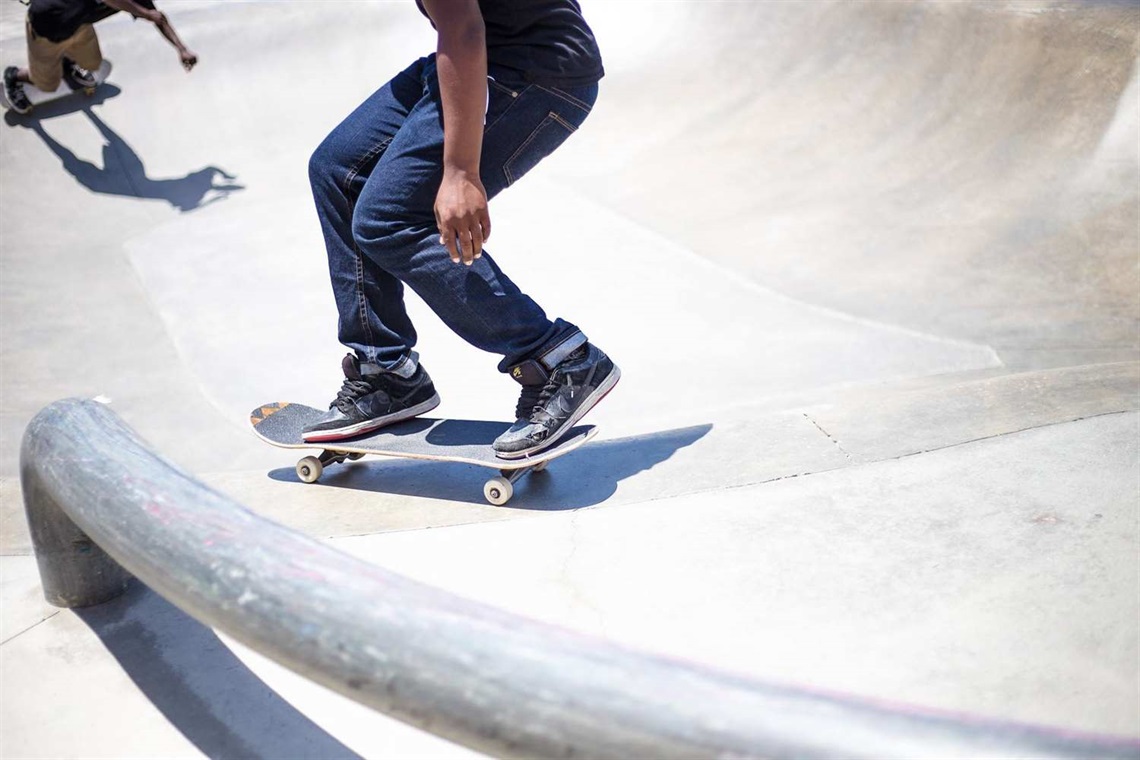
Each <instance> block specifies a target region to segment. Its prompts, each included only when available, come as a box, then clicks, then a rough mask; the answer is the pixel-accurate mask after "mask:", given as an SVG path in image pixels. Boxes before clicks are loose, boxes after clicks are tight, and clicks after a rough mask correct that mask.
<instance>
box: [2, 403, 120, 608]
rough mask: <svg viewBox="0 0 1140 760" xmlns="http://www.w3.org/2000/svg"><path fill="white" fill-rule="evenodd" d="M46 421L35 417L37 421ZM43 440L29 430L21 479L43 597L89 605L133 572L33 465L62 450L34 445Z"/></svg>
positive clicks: (107, 596)
mask: <svg viewBox="0 0 1140 760" xmlns="http://www.w3.org/2000/svg"><path fill="white" fill-rule="evenodd" d="M41 421H42V420H41V419H40V418H37V419H36V420H33V422H32V426H35V425H36V424H37V422H41ZM32 426H29V433H30V432H31V427H32ZM42 444H43V439H42V438H41V437H39V436H36V435H32V434H29V435H27V436H25V438H24V444H23V449H22V451H21V457H20V461H21V466H20V483H21V486H22V488H23V492H24V512H25V514H26V515H27V518H28V528H29V529H30V531H31V534H32V546H33V547H34V549H35V552H36V564H38V565H39V570H40V581H41V583H42V585H43V590H44V598H45V599H47V601H48V603H49V604H53V605H55V606H56V607H89V606H91V605H94V604H102V603H103V602H106V601H110V600H111V599H114V598H115V597H117V596H119V595H120V594H122V593H123V592H124V591H126V588H127V583H128V581H130V579H131V574H130V573H128V572H127V571H126V570H124V569H123V567H122V566H121V565H120V564H119V563H118V562H116V561H115V560H113V559H111V557H110V555H108V554H107V552H105V551H103V549H101V548H100V547H99V545H98V544H96V543H95V542H94V541H93V540H91V538H90V537H89V536H88V535H87V534H86V533H85V532H84V531H83V529H82V528H80V527H79V526H78V525H76V524H75V521H74V520H72V519H71V518H70V517H69V516H68V514H67V512H65V511H64V510H63V508H62V507H60V506H59V503H58V502H57V501H56V499H55V497H54V496H53V495H52V489H51V484H50V483H47V482H45V480H44V477H43V475H42V474H41V473H40V472H39V471H38V470H37V468H36V467H33V466H29V464H30V463H31V462H33V461H34V458H35V457H37V456H53V455H55V456H58V454H57V453H56V452H42V451H36V450H34V449H38V448H39V446H40V445H42Z"/></svg>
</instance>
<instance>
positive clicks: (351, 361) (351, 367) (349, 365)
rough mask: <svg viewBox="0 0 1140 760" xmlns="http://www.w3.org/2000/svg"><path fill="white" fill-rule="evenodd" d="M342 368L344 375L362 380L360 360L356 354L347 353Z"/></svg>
mask: <svg viewBox="0 0 1140 760" xmlns="http://www.w3.org/2000/svg"><path fill="white" fill-rule="evenodd" d="M340 368H341V369H342V370H344V376H345V377H347V378H348V379H349V380H362V379H363V378H362V377H361V376H360V360H359V359H357V358H356V355H355V354H346V355H345V357H344V359H343V360H342V361H341V363H340Z"/></svg>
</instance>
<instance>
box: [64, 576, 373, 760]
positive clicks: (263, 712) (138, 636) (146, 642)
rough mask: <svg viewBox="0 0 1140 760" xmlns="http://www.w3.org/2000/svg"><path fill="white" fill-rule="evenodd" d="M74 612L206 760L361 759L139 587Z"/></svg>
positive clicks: (197, 626) (212, 638) (202, 630)
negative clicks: (218, 759)
mask: <svg viewBox="0 0 1140 760" xmlns="http://www.w3.org/2000/svg"><path fill="white" fill-rule="evenodd" d="M73 611H74V612H75V614H76V615H77V616H78V617H79V618H80V620H82V621H83V622H84V623H85V624H86V625H87V627H88V628H90V629H91V630H92V632H94V633H95V635H96V636H98V637H99V640H100V641H102V642H103V645H104V646H106V648H107V651H108V652H110V654H111V656H113V657H114V658H115V659H116V660H117V661H118V663H119V664H120V665H121V666H122V668H123V670H124V672H125V673H126V674H127V676H128V677H130V679H131V680H132V681H133V682H134V683H135V685H136V686H138V688H139V690H140V691H142V693H143V694H144V695H145V696H146V697H147V698H148V699H149V700H150V701H151V703H152V704H153V705H154V706H155V707H156V708H158V710H159V711H160V712H161V713H162V714H163V715H164V716H165V717H166V719H167V720H169V721H170V723H171V725H172V726H174V728H176V729H177V730H178V731H179V732H180V733H181V734H182V735H183V736H184V737H186V739H187V740H188V741H190V742H191V743H192V744H193V745H194V746H195V747H197V748H198V749H199V750H200V751H201V752H202V754H204V755H205V756H206V757H248V758H266V760H269V759H270V758H282V757H289V758H344V759H345V760H359V758H360V755H358V754H357V753H355V752H353V751H352V750H351V749H349V748H348V747H346V746H345V745H344V744H342V743H341V742H340V741H338V740H337V739H336V738H334V737H333V736H331V735H329V734H328V732H326V731H325V730H324V729H322V728H321V727H320V726H318V725H317V724H316V723H314V722H313V721H311V720H310V719H309V718H307V717H305V715H304V714H302V713H301V712H299V711H298V710H297V709H296V708H294V707H293V706H292V705H291V704H289V703H288V702H287V701H285V700H284V699H283V698H281V697H280V696H279V695H278V694H277V692H275V691H274V690H273V689H271V688H270V687H269V686H268V685H267V684H266V683H265V682H264V681H262V680H261V679H260V678H258V677H257V676H256V675H254V673H253V672H252V671H250V670H249V668H248V667H246V665H245V663H243V662H242V661H241V660H240V659H238V658H237V657H236V656H235V655H234V654H233V652H231V651H230V650H229V648H228V647H227V646H226V645H225V644H224V643H222V641H221V640H220V639H219V638H218V637H217V635H216V634H215V633H214V632H213V631H212V630H210V629H209V628H208V627H206V626H204V625H202V624H201V623H199V622H198V621H196V620H195V619H194V618H192V617H190V616H189V615H187V614H186V613H184V612H182V611H181V610H180V609H178V608H177V607H175V606H174V605H172V604H170V603H169V602H167V601H166V600H165V599H163V598H162V597H161V596H159V595H158V594H156V593H155V592H154V591H152V590H151V589H150V588H148V587H147V586H145V585H143V584H142V583H140V582H138V581H137V580H136V581H132V582H131V584H130V586H129V587H128V590H127V593H126V594H124V595H123V596H121V597H119V598H118V599H114V600H112V601H110V602H107V603H105V604H100V605H97V606H94V607H84V608H78V609H75V610H73Z"/></svg>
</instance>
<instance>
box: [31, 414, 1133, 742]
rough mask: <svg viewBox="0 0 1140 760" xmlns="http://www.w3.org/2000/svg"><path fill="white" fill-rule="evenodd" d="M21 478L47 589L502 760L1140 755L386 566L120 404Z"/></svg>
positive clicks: (58, 429)
mask: <svg viewBox="0 0 1140 760" xmlns="http://www.w3.org/2000/svg"><path fill="white" fill-rule="evenodd" d="M20 467H21V478H22V481H23V488H24V499H25V507H26V510H27V516H28V522H29V525H30V526H31V530H32V537H33V542H34V545H35V551H36V558H37V560H38V562H39V568H40V575H41V579H42V582H43V587H44V592H45V595H46V596H47V599H48V601H49V602H51V603H52V604H55V605H58V606H65V607H75V606H85V605H91V604H98V603H100V602H103V601H106V600H108V599H111V598H113V597H115V596H116V595H118V594H120V593H121V592H122V591H123V589H124V587H125V584H126V583H127V582H128V581H129V579H130V577H131V576H132V575H134V576H136V577H138V578H139V579H140V580H141V581H142V582H144V583H146V584H147V585H148V586H150V587H151V588H152V589H154V590H155V591H157V592H158V593H159V594H161V595H162V596H164V597H165V598H166V599H168V600H169V601H170V602H172V603H173V604H175V605H177V606H178V607H180V608H181V609H183V610H184V611H186V612H187V613H189V614H190V615H193V616H194V617H195V618H197V619H198V620H199V621H201V622H202V623H204V624H206V625H208V626H211V627H214V628H217V629H219V630H222V631H225V632H226V633H227V634H229V635H231V636H233V637H234V638H236V639H238V640H240V641H241V642H243V643H244V644H246V645H247V646H249V647H251V648H253V649H255V650H257V651H259V652H261V653H263V654H265V655H267V656H269V657H271V658H273V659H275V660H276V661H277V662H279V663H281V664H283V665H285V666H286V667H289V668H291V669H292V670H294V671H296V672H298V673H300V674H302V675H305V676H307V677H309V678H311V679H312V680H314V681H317V682H319V683H322V684H324V685H325V686H327V687H329V688H332V689H334V690H336V691H338V692H340V693H341V694H344V695H346V696H348V697H350V698H352V699H354V700H356V701H358V702H361V703H363V704H366V705H368V706H370V707H373V708H375V709H377V710H379V711H381V712H383V713H386V714H388V715H391V716H393V717H396V718H399V719H401V720H403V721H405V722H408V723H410V724H412V725H415V726H418V727H420V728H422V729H424V730H426V731H430V732H432V733H434V734H437V735H439V736H443V737H446V738H448V739H451V740H453V741H455V742H458V743H460V744H464V745H466V746H468V747H471V748H473V749H477V750H481V751H483V752H486V753H489V754H492V755H497V756H504V757H580V758H610V757H612V758H623V759H624V758H655V759H657V758H686V759H690V758H702V757H732V758H737V757H769V758H785V757H787V758H791V757H795V758H833V757H835V758H839V757H841V758H855V757H871V758H913V757H916V756H927V757H929V756H943V757H951V756H952V757H956V758H965V757H992V756H1006V757H1008V756H1018V757H1026V756H1032V757H1135V756H1136V755H1137V753H1138V751H1140V744H1138V743H1136V742H1134V741H1131V740H1123V739H1121V740H1117V739H1113V738H1109V737H1099V736H1088V735H1076V734H1070V733H1065V732H1062V731H1056V730H1052V729H1047V728H1041V727H1032V726H1024V725H1017V724H1010V723H1004V722H997V721H989V720H971V719H966V718H963V717H961V716H949V715H939V714H935V713H930V712H925V711H919V710H910V709H902V708H900V707H898V706H884V705H879V704H875V703H873V702H870V701H865V700H860V699H857V698H853V697H847V696H838V695H832V694H826V693H821V692H814V691H811V690H807V689H801V688H791V687H786V686H779V685H774V684H768V683H763V682H758V681H754V680H748V679H744V678H740V677H736V676H733V675H730V674H726V673H723V672H719V671H716V670H712V669H709V668H705V667H702V666H700V665H696V664H693V663H686V662H678V661H672V660H669V659H665V658H661V657H654V656H648V655H645V654H640V653H637V652H633V651H629V650H626V649H623V648H620V647H618V646H615V645H613V644H610V643H607V642H605V641H601V640H598V639H594V638H591V637H588V636H583V635H579V634H575V633H573V632H570V631H567V630H563V629H560V628H556V627H553V626H550V625H545V624H542V623H539V622H535V621H532V620H527V619H524V618H520V617H517V616H514V615H510V614H507V613H505V612H503V611H500V610H497V609H494V608H491V607H488V606H485V605H482V604H477V603H475V602H472V601H470V600H467V599H463V598H460V597H457V596H454V595H452V594H449V593H446V592H444V591H441V590H439V589H436V588H432V587H429V586H426V585H423V584H421V583H418V582H415V581H412V580H410V579H408V578H404V577H402V576H400V575H397V574H395V573H391V572H388V571H386V570H384V569H382V568H380V567H377V566H374V565H371V564H368V563H366V562H363V561H361V560H358V559H355V558H353V557H350V556H348V555H346V554H343V553H341V552H339V551H336V550H335V549H332V548H330V547H328V546H326V545H324V544H322V543H321V542H319V541H316V540H314V539H312V538H309V537H307V536H304V535H301V534H299V533H296V532H293V531H291V530H288V529H286V528H284V527H282V526H280V525H278V524H276V523H274V522H271V521H269V520H266V519H264V518H262V517H259V516H258V515H256V514H254V513H252V512H250V511H249V510H247V509H246V508H244V507H242V506H241V505H239V504H237V503H235V502H234V501H232V500H231V499H229V498H227V497H226V496H223V495H222V494H220V493H217V492H216V491H213V490H211V489H210V488H208V487H206V486H204V485H203V484H201V483H199V482H197V481H196V480H195V479H194V478H193V477H191V476H190V475H188V474H187V473H185V472H183V471H181V470H180V469H179V468H177V467H176V466H175V465H173V464H171V463H170V462H168V461H166V460H164V459H163V458H161V457H160V456H159V455H157V454H156V453H154V452H153V451H152V450H151V449H150V448H149V447H148V446H147V445H146V444H145V443H144V442H143V441H142V440H141V439H140V438H139V437H138V436H137V435H136V434H135V433H134V432H133V431H132V430H131V429H130V428H128V427H127V426H126V425H125V424H124V423H123V422H122V421H121V420H120V419H119V418H118V417H117V416H116V415H115V414H114V413H112V412H111V411H110V410H109V409H107V408H106V407H105V406H102V405H100V404H97V403H94V402H91V401H83V400H66V401H60V402H57V403H55V404H52V405H51V406H49V407H47V408H46V409H44V410H43V411H42V412H40V414H39V415H38V416H37V417H36V418H35V419H34V420H33V421H32V423H31V424H30V425H29V426H28V429H27V432H26V434H25V437H24V441H23V448H22V450H21V465H20Z"/></svg>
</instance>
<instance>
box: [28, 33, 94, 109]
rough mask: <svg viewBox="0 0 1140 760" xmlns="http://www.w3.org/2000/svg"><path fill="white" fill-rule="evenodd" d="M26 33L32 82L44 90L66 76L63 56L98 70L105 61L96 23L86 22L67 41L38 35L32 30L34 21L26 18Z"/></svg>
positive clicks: (85, 66) (57, 85)
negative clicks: (52, 39)
mask: <svg viewBox="0 0 1140 760" xmlns="http://www.w3.org/2000/svg"><path fill="white" fill-rule="evenodd" d="M24 29H25V34H26V35H27V37H28V73H29V74H30V75H31V78H32V84H34V85H35V86H36V87H37V88H39V89H41V90H43V91H44V92H53V91H54V90H55V89H56V88H57V87H59V83H60V80H61V79H62V78H63V57H64V56H67V57H68V58H70V59H71V60H73V61H75V62H76V63H77V64H79V65H80V66H82V67H83V68H85V69H87V70H89V71H95V70H96V69H98V68H99V66H100V64H102V63H103V52H102V51H101V50H99V38H98V37H96V36H95V27H94V26H92V25H91V24H84V25H83V26H81V27H79V29H78V30H77V31H76V32H75V34H73V35H71V36H70V37H68V38H67V39H66V40H64V41H63V42H52V41H51V40H48V39H44V38H43V37H40V36H38V35H37V34H36V33H35V32H34V31H33V30H32V22H31V21H30V20H29V21H25V23H24Z"/></svg>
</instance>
